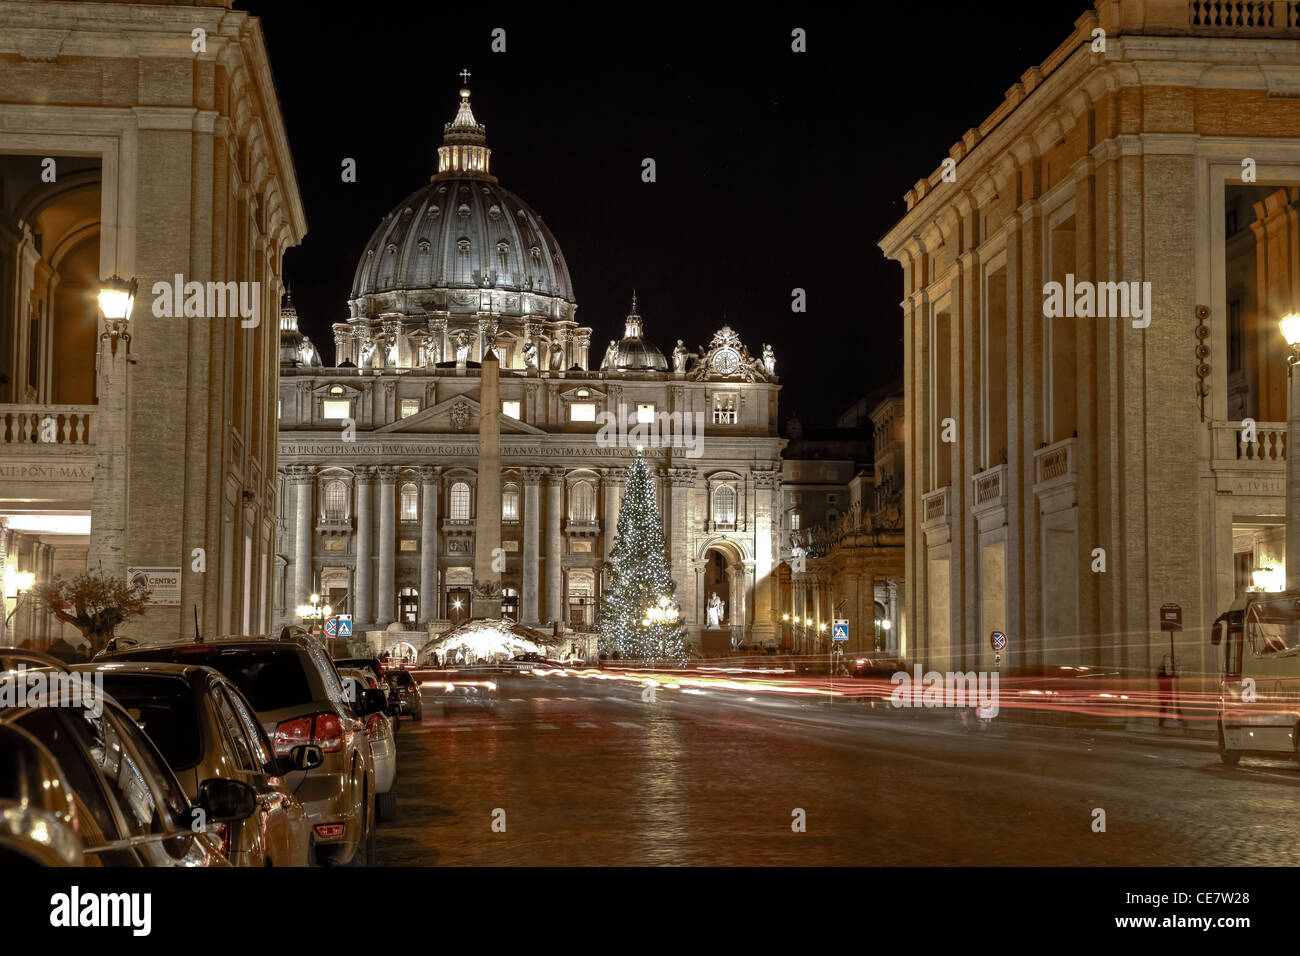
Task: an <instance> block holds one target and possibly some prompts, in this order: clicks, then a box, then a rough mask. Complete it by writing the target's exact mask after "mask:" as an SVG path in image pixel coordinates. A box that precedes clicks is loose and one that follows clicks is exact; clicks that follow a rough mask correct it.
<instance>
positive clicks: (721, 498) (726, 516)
mask: <svg viewBox="0 0 1300 956" xmlns="http://www.w3.org/2000/svg"><path fill="white" fill-rule="evenodd" d="M713 523H714V524H716V525H717V526H718V527H735V524H736V489H735V488H733V487H731V485H718V487H717V488H716V489H715V490H714V492H713Z"/></svg>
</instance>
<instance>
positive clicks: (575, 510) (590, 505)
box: [569, 481, 596, 524]
mask: <svg viewBox="0 0 1300 956" xmlns="http://www.w3.org/2000/svg"><path fill="white" fill-rule="evenodd" d="M569 520H570V521H573V522H575V523H577V524H591V523H592V522H593V521H595V520H596V492H595V491H593V490H592V487H591V482H589V481H575V482H574V483H573V487H572V488H570V489H569Z"/></svg>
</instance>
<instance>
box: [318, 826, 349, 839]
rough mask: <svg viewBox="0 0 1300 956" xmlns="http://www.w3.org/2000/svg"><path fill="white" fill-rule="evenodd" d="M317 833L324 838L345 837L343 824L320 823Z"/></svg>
mask: <svg viewBox="0 0 1300 956" xmlns="http://www.w3.org/2000/svg"><path fill="white" fill-rule="evenodd" d="M316 832H317V833H318V834H320V835H321V836H323V837H341V836H342V835H343V824H341V823H318V824H316Z"/></svg>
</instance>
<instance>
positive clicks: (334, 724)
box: [312, 713, 346, 753]
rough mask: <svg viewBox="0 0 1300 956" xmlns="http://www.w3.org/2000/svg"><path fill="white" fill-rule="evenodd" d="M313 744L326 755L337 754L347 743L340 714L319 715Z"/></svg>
mask: <svg viewBox="0 0 1300 956" xmlns="http://www.w3.org/2000/svg"><path fill="white" fill-rule="evenodd" d="M314 736H315V739H314V740H313V741H312V743H314V744H316V746H318V747H320V749H321V750H323V751H325V752H326V753H337V752H338V751H340V750H342V749H343V745H344V744H345V743H346V740H345V737H344V733H343V721H341V720H339V718H338V714H328V713H326V714H317V715H316V732H315V735H314Z"/></svg>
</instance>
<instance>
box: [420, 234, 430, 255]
mask: <svg viewBox="0 0 1300 956" xmlns="http://www.w3.org/2000/svg"><path fill="white" fill-rule="evenodd" d="M419 246H420V251H421V252H423V253H426V254H427V253H428V251H429V249H430V247H431V243H430V242H429V240H428V239H426V238H425V237H424V236H421V237H420V239H419Z"/></svg>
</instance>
